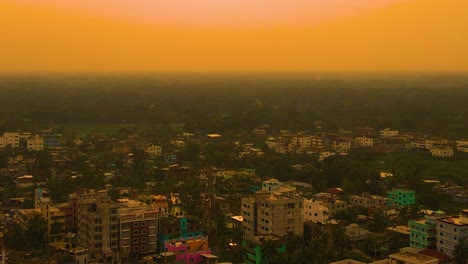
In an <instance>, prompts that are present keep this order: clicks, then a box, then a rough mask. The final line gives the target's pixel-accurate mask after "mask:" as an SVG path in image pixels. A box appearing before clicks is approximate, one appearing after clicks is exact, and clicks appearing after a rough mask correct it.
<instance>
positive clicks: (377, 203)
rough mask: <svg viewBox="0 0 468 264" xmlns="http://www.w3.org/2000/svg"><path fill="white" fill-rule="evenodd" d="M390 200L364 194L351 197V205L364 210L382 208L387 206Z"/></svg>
mask: <svg viewBox="0 0 468 264" xmlns="http://www.w3.org/2000/svg"><path fill="white" fill-rule="evenodd" d="M387 201H388V198H385V197H382V196H378V195H371V194H369V193H363V194H361V195H351V196H350V197H349V203H350V204H353V205H357V206H359V207H362V208H371V207H381V206H385V205H386V204H387Z"/></svg>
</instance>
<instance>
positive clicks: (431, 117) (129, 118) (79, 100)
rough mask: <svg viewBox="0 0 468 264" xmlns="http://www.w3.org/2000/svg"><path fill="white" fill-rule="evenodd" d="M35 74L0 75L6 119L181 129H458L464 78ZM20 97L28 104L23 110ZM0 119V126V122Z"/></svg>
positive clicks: (17, 123) (20, 123)
mask: <svg viewBox="0 0 468 264" xmlns="http://www.w3.org/2000/svg"><path fill="white" fill-rule="evenodd" d="M346 78H347V79H348V80H345V78H344V77H343V76H341V77H340V76H335V77H330V76H329V77H328V79H324V80H316V79H315V78H314V77H312V78H311V76H305V75H304V76H281V77H279V76H266V75H265V76H230V77H229V76H133V77H128V76H127V77H105V76H62V77H57V76H55V77H54V76H42V77H36V78H14V77H10V78H7V77H3V78H1V79H0V120H3V121H4V122H2V124H1V126H2V127H3V128H9V129H11V128H15V129H16V128H22V127H24V126H26V127H28V126H29V127H31V126H32V125H39V126H40V125H42V126H46V125H50V124H60V123H69V122H77V123H145V124H154V123H161V124H169V123H181V124H185V129H186V130H188V131H202V132H210V131H218V132H221V133H229V131H232V130H238V131H240V130H247V131H248V130H251V129H252V128H253V127H256V126H258V125H260V124H269V125H270V127H271V128H272V129H273V130H276V131H279V130H280V129H290V130H293V131H294V130H314V129H315V126H314V124H313V123H314V122H313V121H314V120H323V121H324V126H323V127H322V129H334V128H352V127H353V126H357V125H369V126H374V127H376V128H384V127H393V128H397V129H400V130H407V131H416V132H426V133H429V132H430V133H431V134H439V135H444V136H445V135H446V136H464V133H465V131H466V130H467V128H468V127H467V125H466V124H468V107H467V106H466V99H467V98H468V91H467V89H466V87H467V84H468V78H464V77H456V76H453V77H452V78H449V77H444V76H439V77H433V78H429V77H428V78H425V79H424V78H421V79H418V78H416V77H412V76H406V77H400V78H397V77H394V78H383V77H373V78H371V79H367V80H366V81H364V79H359V78H358V79H356V78H354V79H352V81H350V80H349V77H346ZM24 105H27V106H28V108H27V109H25V108H24V107H22V106H24ZM2 127H0V130H2V129H1V128H2Z"/></svg>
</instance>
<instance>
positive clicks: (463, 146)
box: [455, 139, 468, 152]
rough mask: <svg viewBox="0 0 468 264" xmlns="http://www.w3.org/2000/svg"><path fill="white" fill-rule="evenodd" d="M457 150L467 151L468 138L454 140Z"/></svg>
mask: <svg viewBox="0 0 468 264" xmlns="http://www.w3.org/2000/svg"><path fill="white" fill-rule="evenodd" d="M455 146H456V148H457V151H460V152H468V140H465V139H464V140H457V141H455Z"/></svg>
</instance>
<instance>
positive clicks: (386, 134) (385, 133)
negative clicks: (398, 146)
mask: <svg viewBox="0 0 468 264" xmlns="http://www.w3.org/2000/svg"><path fill="white" fill-rule="evenodd" d="M398 134H399V131H398V130H391V129H390V128H386V129H384V130H380V137H381V138H391V137H397V136H398Z"/></svg>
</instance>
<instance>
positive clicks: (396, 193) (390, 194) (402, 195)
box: [387, 189, 415, 207]
mask: <svg viewBox="0 0 468 264" xmlns="http://www.w3.org/2000/svg"><path fill="white" fill-rule="evenodd" d="M387 198H388V199H389V200H388V201H387V206H393V207H401V206H407V205H413V204H414V201H415V192H414V190H407V189H394V190H391V191H387Z"/></svg>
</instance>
